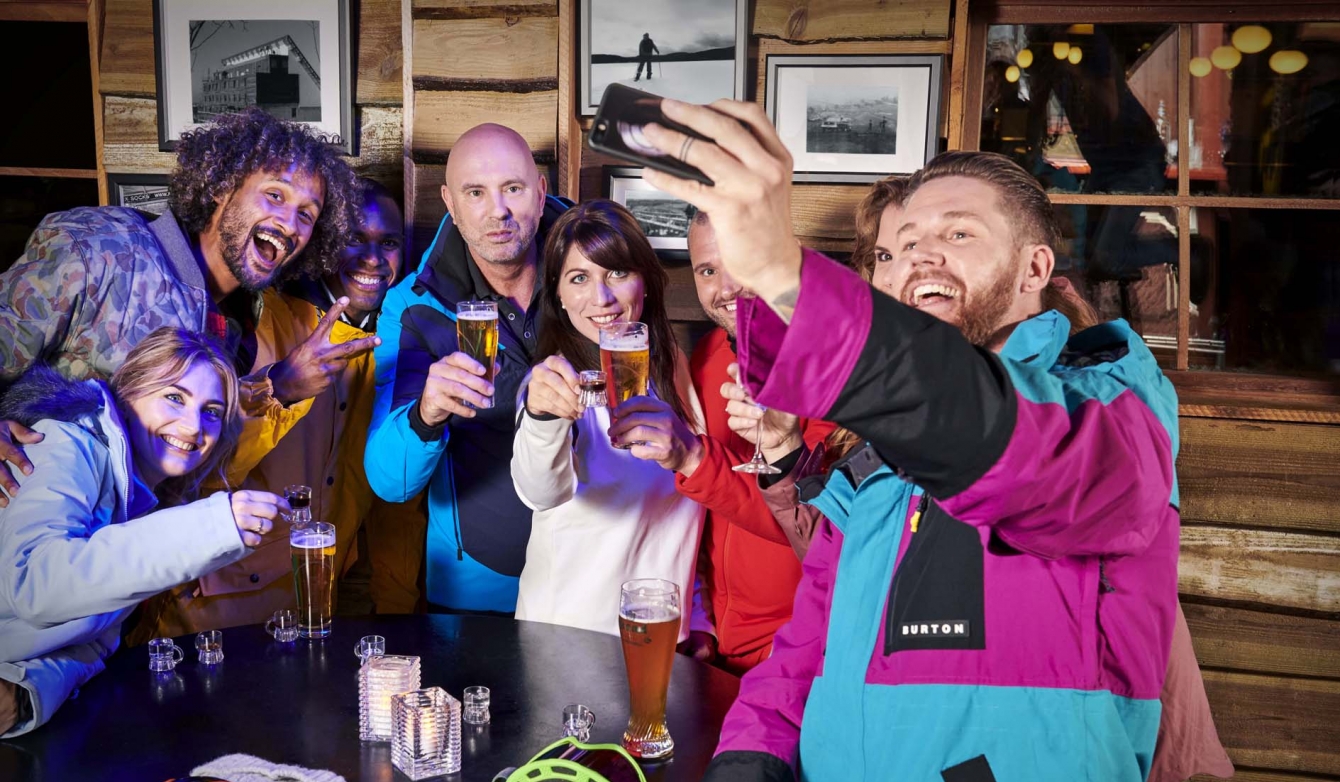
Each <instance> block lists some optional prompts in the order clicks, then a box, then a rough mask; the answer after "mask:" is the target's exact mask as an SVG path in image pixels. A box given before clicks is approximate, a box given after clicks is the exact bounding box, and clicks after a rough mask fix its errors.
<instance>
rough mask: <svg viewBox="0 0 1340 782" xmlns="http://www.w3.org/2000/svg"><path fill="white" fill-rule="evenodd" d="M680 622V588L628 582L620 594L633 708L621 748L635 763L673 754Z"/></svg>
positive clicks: (655, 581)
mask: <svg viewBox="0 0 1340 782" xmlns="http://www.w3.org/2000/svg"><path fill="white" fill-rule="evenodd" d="M679 617H680V605H679V587H678V586H677V585H675V584H674V583H673V582H670V581H665V580H663V579H658V578H641V579H635V580H633V581H627V582H625V583H624V585H623V588H622V589H621V590H620V593H619V637H620V639H622V641H623V661H624V667H625V668H627V669H628V703H629V715H628V728H627V729H625V730H624V733H623V747H624V749H626V750H628V753H629V754H630V755H632V756H633V757H636V758H645V759H648V760H651V759H656V758H665V757H669V756H670V755H671V753H673V752H674V750H675V742H674V740H673V739H671V738H670V729H669V728H668V727H667V726H666V724H665V700H666V694H667V693H668V691H669V689H670V668H671V666H672V665H673V663H674V659H675V642H676V641H678V640H679V621H680V620H679Z"/></svg>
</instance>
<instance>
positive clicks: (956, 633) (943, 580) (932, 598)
mask: <svg viewBox="0 0 1340 782" xmlns="http://www.w3.org/2000/svg"><path fill="white" fill-rule="evenodd" d="M907 534H911V535H912V541H911V543H910V544H909V545H908V548H907V553H906V554H904V555H903V561H902V563H901V564H900V565H899V567H898V570H897V571H896V572H895V573H894V576H893V584H892V585H891V586H890V587H889V610H888V619H887V621H886V624H885V627H884V653H885V654H893V653H894V652H901V651H905V650H909V649H985V648H986V622H985V618H986V617H985V607H984V604H983V584H982V560H983V550H982V539H981V537H980V536H979V534H978V532H977V530H976V529H975V528H974V527H972V526H970V525H968V524H965V523H963V522H961V521H959V520H958V519H955V518H953V517H952V516H950V515H949V514H948V513H945V512H944V511H943V510H942V509H941V508H940V506H939V505H936V504H935V503H934V502H930V503H928V505H927V506H926V508H925V510H924V511H923V513H922V517H921V521H920V523H919V525H918V530H917V532H915V533H912V532H910V531H909V532H908V533H907Z"/></svg>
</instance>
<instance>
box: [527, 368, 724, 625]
mask: <svg viewBox="0 0 1340 782" xmlns="http://www.w3.org/2000/svg"><path fill="white" fill-rule="evenodd" d="M527 384H528V380H527V382H523V383H522V385H521V388H522V392H521V394H520V399H519V400H518V403H517V409H518V410H520V411H522V412H521V413H520V419H521V423H520V426H519V427H518V428H517V433H516V443H515V448H514V449H513V453H512V482H513V484H515V486H516V491H517V495H518V496H520V497H521V501H522V502H524V503H526V505H527V506H528V507H530V508H532V509H534V511H535V515H534V517H533V519H532V521H531V532H530V542H529V543H528V544H527V546H526V565H525V567H524V568H523V569H522V571H521V585H520V592H519V594H518V596H517V601H516V618H517V619H527V620H531V621H536V622H549V623H551V624H560V625H567V626H569V627H579V628H582V629H584V630H595V631H598V632H602V633H609V634H610V635H618V634H619V587H620V585H621V584H623V582H625V581H628V580H630V579H634V578H663V579H666V580H668V581H673V582H674V583H676V584H678V585H679V586H680V590H681V594H680V605H681V607H682V609H683V610H682V611H681V616H682V617H683V621H682V623H681V625H680V631H679V638H680V640H681V641H682V640H684V639H685V638H687V637H688V634H689V630H690V629H693V630H701V631H705V632H713V629H712V625H711V622H710V620H709V619H708V618H707V613H706V611H704V609H703V607H702V600H701V597H700V594H699V593H700V591H701V590H700V589H699V588H697V584H696V578H695V573H696V566H697V561H698V544H699V540H700V538H701V537H702V529H703V517H704V509H703V507H702V506H701V505H699V504H698V503H696V502H694V501H693V500H690V499H688V498H686V497H684V496H682V495H680V494H679V492H678V491H676V490H675V475H674V473H672V472H670V471H668V470H666V469H664V468H663V467H661V466H660V465H659V464H656V463H655V462H649V461H643V460H641V459H637V458H635V457H634V456H633V455H632V454H631V453H629V452H628V451H625V450H620V449H618V448H615V447H613V446H611V445H610V438H609V434H608V430H609V411H608V410H606V409H605V408H603V407H597V408H590V409H588V410H587V411H586V413H585V414H584V415H583V416H582V418H580V419H578V420H577V421H576V423H573V422H571V421H568V420H567V419H563V418H559V419H556V420H552V421H541V420H539V419H536V418H534V417H532V416H531V415H530V414H528V413H526V412H524V411H525V389H526V386H527ZM692 401H693V403H694V408H695V410H694V413H695V415H698V413H697V410H696V408H697V404H696V402H697V400H696V399H695V400H692ZM574 432H576V433H577V435H576V446H575V447H574V446H573V433H574Z"/></svg>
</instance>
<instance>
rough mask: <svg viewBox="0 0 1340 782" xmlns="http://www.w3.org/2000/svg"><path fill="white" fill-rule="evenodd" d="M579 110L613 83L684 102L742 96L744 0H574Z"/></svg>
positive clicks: (589, 112)
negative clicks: (577, 6)
mask: <svg viewBox="0 0 1340 782" xmlns="http://www.w3.org/2000/svg"><path fill="white" fill-rule="evenodd" d="M579 20H580V24H581V27H580V30H581V32H580V34H579V36H578V38H579V39H580V42H581V59H580V60H579V61H578V65H577V69H578V74H579V76H578V81H579V82H580V83H581V88H582V89H581V103H580V104H579V106H578V110H579V112H580V114H581V115H582V116H584V117H590V116H593V115H594V114H595V113H596V109H597V108H599V107H600V96H602V95H604V94H605V88H606V87H608V86H609V85H610V84H613V83H614V82H618V83H620V84H627V85H628V86H630V87H636V88H637V89H640V90H645V91H646V92H651V93H655V94H657V95H662V96H665V97H667V98H675V99H677V100H683V101H688V102H690V103H711V102H712V101H714V100H717V99H718V98H735V99H737V100H743V99H744V94H745V92H744V89H745V71H746V70H747V68H748V56H747V55H748V49H749V0H581V9H580V12H579Z"/></svg>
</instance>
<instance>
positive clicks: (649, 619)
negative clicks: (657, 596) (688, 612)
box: [619, 606, 679, 624]
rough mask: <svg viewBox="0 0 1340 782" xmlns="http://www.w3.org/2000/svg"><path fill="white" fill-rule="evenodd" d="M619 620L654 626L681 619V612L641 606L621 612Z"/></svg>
mask: <svg viewBox="0 0 1340 782" xmlns="http://www.w3.org/2000/svg"><path fill="white" fill-rule="evenodd" d="M619 618H620V619H627V620H628V621H630V622H637V623H639V624H654V623H656V622H669V621H671V620H677V619H679V611H678V610H677V609H674V608H670V607H668V606H639V607H638V608H625V609H623V610H621V611H619Z"/></svg>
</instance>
